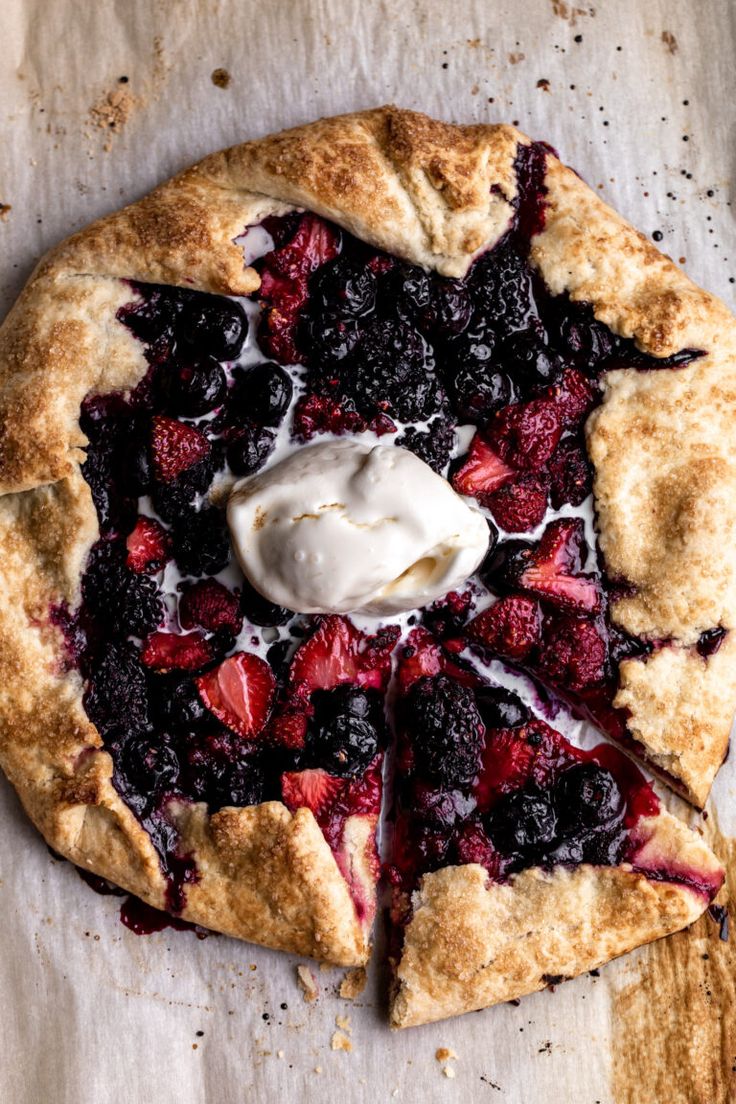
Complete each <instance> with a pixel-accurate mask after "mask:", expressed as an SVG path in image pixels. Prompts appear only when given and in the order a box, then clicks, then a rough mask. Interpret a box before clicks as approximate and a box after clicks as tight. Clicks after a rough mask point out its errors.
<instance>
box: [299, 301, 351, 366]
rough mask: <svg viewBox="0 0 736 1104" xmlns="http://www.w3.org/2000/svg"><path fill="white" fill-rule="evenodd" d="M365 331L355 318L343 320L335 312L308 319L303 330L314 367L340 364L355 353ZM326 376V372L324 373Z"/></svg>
mask: <svg viewBox="0 0 736 1104" xmlns="http://www.w3.org/2000/svg"><path fill="white" fill-rule="evenodd" d="M362 334H363V331H362V330H361V328H360V326H359V325H358V323H357V322H356V321H355V319H353V318H343V316H342V315H340V314H338V313H336V312H335V311H330V310H326V311H322V312H320V313H318V314H315V315H311V316H309V317H308V319H307V321H306V323H305V326H304V328H303V340H304V343H305V344H306V346H307V349H308V351H309V353H310V355H311V360H312V362H313V364H314V367H315V368H316V369H317V370H318V371H319V369H320V368H321V367H322V366H323V365H324V366H332V365H336V364H339V363H340V361H342V360H344V359H345V358H346V357H347V356H348V355H349V353H351V352H352V351H353V349H354V348H355V346H356V345H357V344H358V342H359V341H360V338H361V337H362ZM322 374H324V372H322Z"/></svg>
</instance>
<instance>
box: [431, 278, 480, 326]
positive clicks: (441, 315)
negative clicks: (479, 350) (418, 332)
mask: <svg viewBox="0 0 736 1104" xmlns="http://www.w3.org/2000/svg"><path fill="white" fill-rule="evenodd" d="M472 313H473V303H472V301H471V298H470V293H469V291H468V289H467V287H466V285H465V284H464V283H463V282H462V281H461V280H442V279H439V278H435V279H434V280H432V283H431V290H430V296H429V303H428V304H427V306H426V307H425V308H424V309H422V310H420V312H419V326H420V328H421V329H422V330H424V331H425V332H426V333H428V334H430V335H431V336H432V338H433V339H438V338H439V339H447V338H451V337H455V336H457V335H458V334H461V333H462V332H463V331H464V330H466V329H467V327H468V323H469V322H470V318H471V315H472Z"/></svg>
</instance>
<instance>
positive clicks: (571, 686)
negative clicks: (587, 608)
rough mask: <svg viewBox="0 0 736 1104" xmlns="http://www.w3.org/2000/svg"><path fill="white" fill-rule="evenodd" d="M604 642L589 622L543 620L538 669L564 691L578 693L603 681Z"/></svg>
mask: <svg viewBox="0 0 736 1104" xmlns="http://www.w3.org/2000/svg"><path fill="white" fill-rule="evenodd" d="M607 653H608V649H607V647H606V641H605V640H604V639H603V636H602V635H601V633H600V630H599V629H598V626H597V625H596V623H595V621H594V620H592V618H588V617H581V616H577V617H576V616H574V615H572V614H563V613H558V614H554V615H553V616H551V617H546V618H545V620H544V626H543V629H542V644H541V646H540V649H539V657H538V660H537V666H538V667H539V670H540V673H541V674H542V676H543V677H546V678H548V679H549V680H550V682H552V683H554V684H555V685H556V686H560V687H561V688H562V689H564V690H572V691H576V692H578V691H581V690H586V689H588V687H591V686H596V685H598V684H600V683H601V682H603V681H604V680H605V678H606V661H607V658H608V654H607Z"/></svg>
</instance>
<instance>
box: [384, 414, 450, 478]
mask: <svg viewBox="0 0 736 1104" xmlns="http://www.w3.org/2000/svg"><path fill="white" fill-rule="evenodd" d="M396 444H397V445H401V446H402V447H403V448H405V449H409V451H410V452H413V453H414V455H415V456H418V457H419V459H420V460H423V461H424V463H425V464H429V466H430V468H432V469H433V471H436V472H438V473H441V472H442V471H444V469H445V468H446V467H447V465H448V464H449V462H450V456H451V454H452V450H453V449H454V448H455V427H454V425H453V424H452V422H447V421H445V420H444V419H443V418H435V419H433V421H432V422H430V424H429V426H428V428H427V429H426V430H418V429H416V428H415V427H414V426H409V428H408V429H407V430H406V432H405V433H404V434H402V436H401V437H397V439H396Z"/></svg>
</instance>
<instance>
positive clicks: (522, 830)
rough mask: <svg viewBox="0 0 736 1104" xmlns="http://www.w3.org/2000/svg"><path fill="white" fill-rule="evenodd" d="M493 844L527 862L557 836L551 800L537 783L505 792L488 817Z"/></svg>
mask: <svg viewBox="0 0 736 1104" xmlns="http://www.w3.org/2000/svg"><path fill="white" fill-rule="evenodd" d="M486 830H487V832H488V835H489V836H490V837H491V842H492V843H493V846H494V847H496V848H497V849H498V850H499V851H501V852H503V853H504V854H507V855H513V854H518V855H520V856H521V857H522V858H523V859H526V860H527V861H529V860H531V861H533V860H534V859H536V858H539V857H540V856H541V855H542V854H543V852H544V850H545V848H546V847H547V846H548V845H549V844H550V843H552V841H553V840H554V839H555V837H556V835H557V817H556V816H555V810H554V808H553V807H552V804H551V802H550V801H549V800H548V799H547V797H546V796H545V794H544V793H543V792H542V791H541V790H539V789H537V788H536V787H535V786H531V785H529V786H526V787H525V788H524V789H523V790H514V791H513V792H512V793H507V794H504V795H503V797H501V798H499V800H498V801H497V802H496V804H495V805H494V806H493V808H492V809H491V811H490V812H489V813H488V815H487V817H486Z"/></svg>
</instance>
